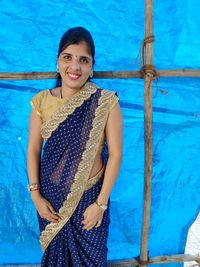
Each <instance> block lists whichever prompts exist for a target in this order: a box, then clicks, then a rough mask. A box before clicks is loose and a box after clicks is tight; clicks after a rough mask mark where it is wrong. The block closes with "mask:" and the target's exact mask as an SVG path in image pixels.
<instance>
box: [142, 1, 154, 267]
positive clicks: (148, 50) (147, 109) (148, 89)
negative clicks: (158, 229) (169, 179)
mask: <svg viewBox="0 0 200 267" xmlns="http://www.w3.org/2000/svg"><path fill="white" fill-rule="evenodd" d="M152 35H153V0H145V38H146V37H149V36H152ZM144 65H153V42H150V43H147V44H146V45H145V53H144ZM152 78H153V74H152V72H149V73H148V71H147V73H146V75H145V78H144V87H145V88H144V140H145V148H144V150H145V160H144V203H143V223H142V238H141V244H140V261H141V264H142V266H146V263H145V262H147V260H148V234H149V227H150V209H151V183H152Z"/></svg>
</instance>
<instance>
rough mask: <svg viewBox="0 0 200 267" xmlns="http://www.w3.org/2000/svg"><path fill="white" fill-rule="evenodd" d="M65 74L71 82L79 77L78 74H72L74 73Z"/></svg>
mask: <svg viewBox="0 0 200 267" xmlns="http://www.w3.org/2000/svg"><path fill="white" fill-rule="evenodd" d="M67 74H68V76H69V78H70V79H72V80H77V79H78V78H79V77H80V76H81V75H80V74H74V73H70V72H68V73H67Z"/></svg>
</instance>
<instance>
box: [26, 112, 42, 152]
mask: <svg viewBox="0 0 200 267" xmlns="http://www.w3.org/2000/svg"><path fill="white" fill-rule="evenodd" d="M41 126H42V120H41V118H40V117H39V116H38V114H37V112H36V111H35V109H32V110H31V113H30V121H29V139H28V149H29V150H34V151H38V152H40V151H41V147H42V142H43V138H42V136H41V132H40V130H41Z"/></svg>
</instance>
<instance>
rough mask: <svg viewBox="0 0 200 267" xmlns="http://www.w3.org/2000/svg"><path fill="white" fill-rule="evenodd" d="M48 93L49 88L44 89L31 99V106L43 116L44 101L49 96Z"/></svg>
mask: <svg viewBox="0 0 200 267" xmlns="http://www.w3.org/2000/svg"><path fill="white" fill-rule="evenodd" d="M48 94H49V90H43V91H40V92H38V93H37V94H35V95H34V96H33V97H32V98H31V100H30V104H31V106H32V107H33V108H34V109H35V110H36V112H37V114H38V115H39V116H41V112H42V103H43V101H44V100H45V99H46V98H47V96H48Z"/></svg>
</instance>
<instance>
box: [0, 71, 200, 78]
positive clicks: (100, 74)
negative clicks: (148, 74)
mask: <svg viewBox="0 0 200 267" xmlns="http://www.w3.org/2000/svg"><path fill="white" fill-rule="evenodd" d="M156 73H157V76H158V77H193V78H199V77H200V70H185V69H182V70H157V72H156ZM57 75H58V74H57V72H0V80H41V79H56V78H57ZM94 78H96V79H126V78H143V76H142V74H141V72H140V71H95V72H94Z"/></svg>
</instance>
